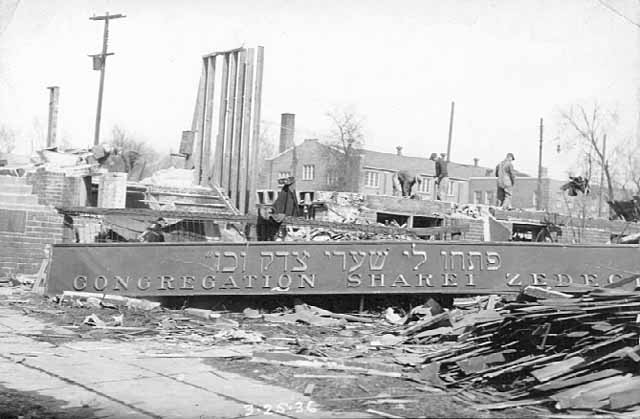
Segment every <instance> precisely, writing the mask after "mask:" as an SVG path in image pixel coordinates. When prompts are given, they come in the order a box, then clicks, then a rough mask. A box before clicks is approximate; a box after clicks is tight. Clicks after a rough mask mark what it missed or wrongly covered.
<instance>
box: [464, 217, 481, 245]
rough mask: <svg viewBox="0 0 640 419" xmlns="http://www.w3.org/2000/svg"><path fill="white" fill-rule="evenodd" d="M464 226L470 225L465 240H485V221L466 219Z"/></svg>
mask: <svg viewBox="0 0 640 419" xmlns="http://www.w3.org/2000/svg"><path fill="white" fill-rule="evenodd" d="M463 222H464V224H469V231H467V232H466V233H465V234H464V239H465V240H471V241H483V240H484V221H483V220H481V219H470V220H467V219H465V220H464V221H463Z"/></svg>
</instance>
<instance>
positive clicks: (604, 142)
mask: <svg viewBox="0 0 640 419" xmlns="http://www.w3.org/2000/svg"><path fill="white" fill-rule="evenodd" d="M606 164H607V134H604V136H603V137H602V160H601V161H600V188H599V192H598V217H600V216H602V189H603V188H604V186H603V185H602V184H603V183H604V167H605V165H606ZM609 199H610V200H611V199H612V198H611V197H610V198H609Z"/></svg>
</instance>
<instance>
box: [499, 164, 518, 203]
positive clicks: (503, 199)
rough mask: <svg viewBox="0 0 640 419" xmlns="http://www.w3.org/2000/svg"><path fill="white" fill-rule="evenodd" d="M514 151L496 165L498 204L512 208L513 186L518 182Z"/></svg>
mask: <svg viewBox="0 0 640 419" xmlns="http://www.w3.org/2000/svg"><path fill="white" fill-rule="evenodd" d="M514 160H515V157H514V156H513V153H507V157H505V159H504V160H502V161H501V162H500V163H498V165H497V166H496V178H497V186H498V191H497V192H498V194H497V195H498V206H499V207H501V208H503V209H507V210H510V209H512V207H511V198H512V196H513V187H514V185H515V183H516V176H515V174H514V169H513V163H512V162H513V161H514Z"/></svg>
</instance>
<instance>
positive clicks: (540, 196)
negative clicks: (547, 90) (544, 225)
mask: <svg viewBox="0 0 640 419" xmlns="http://www.w3.org/2000/svg"><path fill="white" fill-rule="evenodd" d="M543 129H544V125H543V120H542V118H540V145H539V148H538V192H537V197H538V199H536V209H537V210H541V209H542V132H543Z"/></svg>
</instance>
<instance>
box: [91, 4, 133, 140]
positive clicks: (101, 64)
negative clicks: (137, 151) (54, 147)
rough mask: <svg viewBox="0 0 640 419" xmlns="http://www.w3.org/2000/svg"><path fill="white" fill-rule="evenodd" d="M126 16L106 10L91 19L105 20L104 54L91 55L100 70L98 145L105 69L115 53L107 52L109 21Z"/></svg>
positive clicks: (94, 64)
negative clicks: (108, 59)
mask: <svg viewBox="0 0 640 419" xmlns="http://www.w3.org/2000/svg"><path fill="white" fill-rule="evenodd" d="M121 17H126V16H125V15H122V14H117V15H110V14H109V12H106V13H105V14H104V15H103V16H93V17H90V18H89V19H90V20H104V34H103V38H102V54H94V55H91V56H90V57H92V58H93V69H94V70H100V87H99V88H98V109H97V111H96V129H95V135H94V137H93V144H95V145H97V144H98V143H99V142H100V118H101V114H102V92H103V90H104V70H105V67H106V64H107V55H113V53H107V43H108V41H109V21H110V20H111V19H119V18H121Z"/></svg>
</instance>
